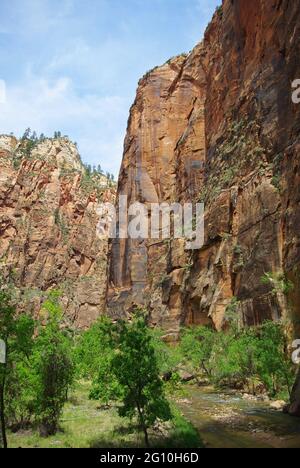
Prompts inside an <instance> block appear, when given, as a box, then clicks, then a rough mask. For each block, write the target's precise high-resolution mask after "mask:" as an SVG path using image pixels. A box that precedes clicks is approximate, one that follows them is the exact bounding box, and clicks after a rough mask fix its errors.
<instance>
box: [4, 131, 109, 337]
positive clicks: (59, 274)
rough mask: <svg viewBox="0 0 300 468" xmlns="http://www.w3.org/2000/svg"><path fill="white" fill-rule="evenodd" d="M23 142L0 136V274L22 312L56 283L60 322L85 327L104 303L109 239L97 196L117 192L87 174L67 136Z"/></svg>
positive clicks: (32, 309) (36, 304) (102, 197)
mask: <svg viewBox="0 0 300 468" xmlns="http://www.w3.org/2000/svg"><path fill="white" fill-rule="evenodd" d="M28 144H30V142H29V141H27V142H22V141H18V140H17V139H16V138H14V137H11V136H0V261H1V273H2V274H4V275H5V274H8V273H12V274H13V275H14V279H15V282H16V285H17V286H18V287H19V288H20V293H21V294H22V296H21V297H20V304H22V308H23V309H24V310H25V311H26V312H31V313H33V314H38V313H39V311H40V306H41V302H42V301H43V299H44V297H43V293H45V292H46V291H50V290H52V289H59V290H61V292H62V301H63V305H64V309H65V311H66V314H65V321H66V324H67V325H68V324H69V325H70V326H73V325H75V326H76V327H79V328H81V327H83V328H85V327H88V326H89V325H90V324H91V323H92V322H93V321H94V320H95V319H96V318H97V317H98V316H99V314H101V313H103V311H104V308H105V295H106V283H107V279H106V271H107V268H106V267H107V250H108V243H107V241H104V240H103V239H101V238H100V237H99V234H98V233H97V229H96V228H97V225H98V223H99V221H100V216H101V213H99V211H98V207H99V203H100V202H101V201H110V202H112V203H113V202H114V200H115V191H114V189H113V188H109V186H108V181H107V179H106V177H103V176H100V175H99V176H96V177H95V178H94V177H87V175H86V173H85V171H84V168H83V165H82V163H81V161H80V157H79V154H78V151H77V148H76V146H75V145H74V144H73V143H71V142H70V141H69V140H68V139H65V138H59V139H46V140H44V141H41V142H40V143H38V144H35V145H34V147H33V148H32V149H30V150H29V149H28V148H29V147H28V146H27V145H28Z"/></svg>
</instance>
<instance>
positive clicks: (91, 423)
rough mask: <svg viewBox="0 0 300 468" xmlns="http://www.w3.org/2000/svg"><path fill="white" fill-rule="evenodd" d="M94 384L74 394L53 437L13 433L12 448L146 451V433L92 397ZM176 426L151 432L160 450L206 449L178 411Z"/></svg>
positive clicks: (83, 384)
mask: <svg viewBox="0 0 300 468" xmlns="http://www.w3.org/2000/svg"><path fill="white" fill-rule="evenodd" d="M89 391H90V384H89V383H88V382H80V384H78V385H77V386H76V388H75V389H74V390H73V392H72V394H71V395H70V399H69V402H68V403H67V404H66V406H65V410H64V414H63V417H62V420H61V429H60V431H59V432H58V433H57V434H56V435H55V436H53V437H49V438H41V437H40V436H39V434H38V432H37V431H35V430H33V429H28V430H23V431H19V432H17V433H12V432H10V433H9V436H8V443H9V447H10V448H137V447H138V448H144V447H145V445H144V441H143V440H144V439H143V434H142V433H139V432H138V431H137V430H136V427H135V426H134V425H133V424H132V423H131V422H130V421H129V420H127V419H125V418H120V417H119V416H118V414H117V408H116V407H112V408H104V407H101V406H100V403H99V402H98V401H92V400H90V399H89V398H88V395H89ZM174 410H175V418H174V421H173V424H172V425H167V426H166V427H164V426H157V427H156V429H155V430H153V431H152V432H151V433H150V440H151V442H152V444H151V445H152V446H155V447H156V448H202V447H203V444H202V441H201V439H200V436H199V434H198V432H197V430H196V429H195V428H194V427H193V426H192V424H191V423H189V422H188V420H186V419H185V418H184V417H183V416H182V415H181V414H180V412H179V411H178V410H177V409H175V407H174Z"/></svg>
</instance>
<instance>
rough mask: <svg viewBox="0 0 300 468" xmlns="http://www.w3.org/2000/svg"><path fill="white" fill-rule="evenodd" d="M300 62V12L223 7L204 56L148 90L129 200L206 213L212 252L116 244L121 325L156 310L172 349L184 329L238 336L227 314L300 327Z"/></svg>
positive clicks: (133, 144)
mask: <svg viewBox="0 0 300 468" xmlns="http://www.w3.org/2000/svg"><path fill="white" fill-rule="evenodd" d="M299 54H300V5H299V2H291V1H289V0H272V1H264V0H252V1H251V2H250V1H248V0H224V1H223V6H222V8H219V9H218V10H217V12H216V14H215V15H214V18H213V20H212V22H211V24H210V25H209V27H208V29H207V31H206V34H205V38H204V40H203V41H202V43H201V44H199V45H197V46H196V48H195V49H194V50H193V51H192V52H191V53H190V54H189V55H188V56H180V57H177V58H174V59H172V60H170V61H169V62H168V63H166V64H165V65H163V66H162V67H158V68H156V69H154V70H153V71H152V72H150V73H148V74H147V75H146V76H145V77H144V78H143V79H142V80H141V81H140V83H139V87H138V91H137V97H136V100H135V102H134V104H133V107H132V109H131V113H130V119H129V124H128V131H127V136H126V140H125V148H124V158H123V163H122V168H121V173H120V179H119V190H118V193H119V195H127V196H128V203H129V204H130V203H132V202H135V201H139V202H142V203H146V204H148V205H149V204H151V203H154V202H168V203H170V202H176V201H180V202H185V201H204V202H205V245H204V246H203V248H201V249H199V250H196V251H187V250H186V249H185V241H184V240H182V241H181V240H172V239H169V240H167V241H166V240H165V241H159V240H147V241H143V240H141V241H133V240H130V239H128V240H126V239H124V240H123V239H117V240H115V241H114V242H113V245H112V253H111V260H110V283H109V293H108V309H109V311H110V313H111V314H112V315H113V316H124V315H126V314H130V311H131V310H132V307H133V306H134V305H136V304H138V305H147V306H148V307H149V309H150V310H151V321H152V323H153V324H156V325H159V326H161V327H163V328H165V329H166V332H167V334H168V335H169V336H170V339H172V337H173V336H174V335H175V336H176V334H177V333H178V330H179V327H180V325H181V324H184V323H186V324H191V323H193V324H205V323H211V322H212V323H213V324H214V325H215V327H216V328H217V329H221V328H223V327H226V322H227V318H226V314H227V312H228V311H231V312H232V311H234V312H236V313H237V314H238V316H239V317H240V320H242V321H243V322H244V323H245V324H248V325H252V324H259V323H261V322H262V321H263V320H266V319H274V320H276V319H278V318H280V317H281V316H282V315H287V314H288V313H289V314H290V315H291V316H292V318H293V319H295V318H297V317H298V319H299V315H300V304H299V291H300V287H299V286H300V284H299V278H300V270H299V260H300V242H299V240H300V237H299V222H300V211H299V210H300V208H299V197H300V192H299V190H300V189H299V187H300V185H299V177H300V169H299V158H300V153H299V147H300V146H299V144H300V141H299V129H300V106H299V105H296V104H294V103H293V102H292V87H291V84H292V82H293V81H294V80H295V79H297V78H299V77H300V61H299V56H300V55H299ZM264 276H265V278H266V279H267V280H265V281H262V277H264ZM268 278H269V280H268ZM289 282H291V283H292V284H293V288H290V287H285V285H289ZM286 292H289V295H288V296H287V295H286ZM295 322H296V320H294V323H295Z"/></svg>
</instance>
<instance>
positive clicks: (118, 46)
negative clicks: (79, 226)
mask: <svg viewBox="0 0 300 468" xmlns="http://www.w3.org/2000/svg"><path fill="white" fill-rule="evenodd" d="M220 3H221V0H0V18H1V19H0V57H1V72H0V80H4V81H5V83H6V91H7V93H6V102H5V103H4V104H3V103H1V104H0V133H10V132H14V133H15V134H16V135H17V136H19V135H21V134H22V133H23V131H24V130H25V128H27V127H31V128H32V129H34V130H36V131H37V132H38V133H45V134H47V135H52V134H53V132H54V131H56V130H60V131H61V132H62V133H63V134H67V135H69V137H70V138H71V139H72V140H73V141H77V143H78V145H79V150H80V153H81V155H82V158H83V160H84V161H85V162H89V163H91V164H98V163H100V164H101V165H102V167H103V169H105V170H107V171H109V172H113V173H114V174H115V175H117V174H118V170H119V165H120V161H121V158H122V147H123V140H124V136H125V131H126V125H127V119H128V112H129V108H130V106H131V104H132V102H133V100H134V97H135V91H136V87H137V82H138V80H139V78H140V77H141V76H142V75H143V74H144V73H145V72H146V71H147V70H149V69H151V68H152V67H154V66H156V65H160V64H162V63H164V62H165V61H166V60H168V59H169V58H170V57H171V56H174V55H177V54H179V53H182V52H188V51H189V50H191V49H192V48H193V47H194V45H195V44H196V43H197V42H198V41H199V40H200V39H201V38H202V36H203V33H204V30H205V27H206V26H207V24H208V22H209V21H210V19H211V17H212V14H213V12H214V10H215V8H216V6H217V5H219V4H220Z"/></svg>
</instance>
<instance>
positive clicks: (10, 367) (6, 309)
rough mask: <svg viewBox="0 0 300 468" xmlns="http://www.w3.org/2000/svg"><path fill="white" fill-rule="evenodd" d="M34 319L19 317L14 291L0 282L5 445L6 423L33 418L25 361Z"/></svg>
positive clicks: (1, 409)
mask: <svg viewBox="0 0 300 468" xmlns="http://www.w3.org/2000/svg"><path fill="white" fill-rule="evenodd" d="M33 328H34V324H33V320H32V319H30V318H29V317H27V316H18V315H17V312H16V305H15V290H14V288H13V286H12V284H11V283H10V282H8V283H4V282H3V280H1V281H0V338H1V339H2V340H3V341H4V342H5V344H6V364H0V416H1V432H2V442H3V445H4V447H6V446H7V440H6V426H7V424H8V425H12V424H14V423H16V422H17V421H24V420H25V419H26V420H27V419H28V418H30V396H29V395H28V393H26V390H25V389H26V387H24V382H25V381H26V377H27V375H26V374H27V373H26V366H25V363H26V360H27V357H28V355H29V354H30V352H31V349H32V343H33V342H32V336H33Z"/></svg>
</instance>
